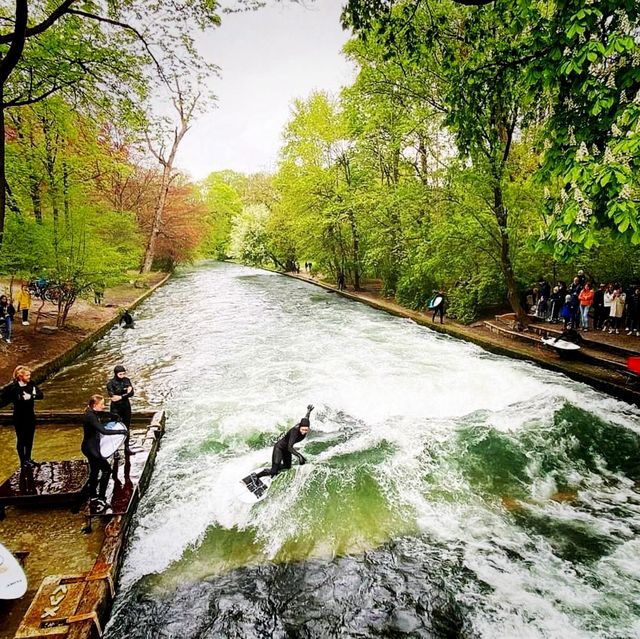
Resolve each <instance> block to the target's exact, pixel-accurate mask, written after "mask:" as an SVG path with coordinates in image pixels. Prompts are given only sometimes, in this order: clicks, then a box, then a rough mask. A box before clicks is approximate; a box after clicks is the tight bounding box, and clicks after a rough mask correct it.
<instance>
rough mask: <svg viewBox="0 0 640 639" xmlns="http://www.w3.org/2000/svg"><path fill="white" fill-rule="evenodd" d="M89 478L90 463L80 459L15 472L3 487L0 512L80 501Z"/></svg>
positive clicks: (46, 463)
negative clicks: (15, 507) (10, 508)
mask: <svg viewBox="0 0 640 639" xmlns="http://www.w3.org/2000/svg"><path fill="white" fill-rule="evenodd" d="M88 478H89V468H88V465H87V462H86V461H84V460H81V459H73V460H67V461H47V462H41V463H40V464H38V465H37V466H36V467H35V468H23V469H19V470H16V471H15V472H14V473H13V475H11V477H9V479H7V480H6V481H5V482H4V483H3V484H2V485H0V508H4V507H6V506H27V505H43V504H44V505H47V504H51V505H53V504H60V503H69V502H72V501H74V500H77V499H78V498H79V497H80V494H81V493H82V489H83V488H84V485H85V484H86V483H87V479H88Z"/></svg>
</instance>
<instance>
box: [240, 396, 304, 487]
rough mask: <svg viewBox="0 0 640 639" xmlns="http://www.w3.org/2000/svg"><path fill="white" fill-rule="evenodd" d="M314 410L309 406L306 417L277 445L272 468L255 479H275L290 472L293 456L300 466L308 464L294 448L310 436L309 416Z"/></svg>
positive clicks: (274, 448) (258, 474)
mask: <svg viewBox="0 0 640 639" xmlns="http://www.w3.org/2000/svg"><path fill="white" fill-rule="evenodd" d="M312 410H313V406H312V405H311V404H309V406H307V414H306V416H305V417H303V418H302V419H301V420H300V422H299V423H297V424H296V425H295V426H294V427H293V428H291V429H290V430H288V431H287V432H286V433H285V434H284V435H283V436H282V437H281V438H280V439H279V440H278V441H277V442H276V443H275V446H274V447H273V454H272V456H271V468H265V469H264V470H261V471H260V472H259V473H256V474H255V479H259V478H260V477H267V476H268V475H270V476H271V477H272V478H273V477H275V476H276V475H277V474H278V473H281V472H282V471H283V470H289V469H290V468H291V460H292V455H295V456H296V457H297V458H298V463H299V464H300V466H302V465H304V464H306V463H307V460H306V459H305V458H304V457H303V456H302V455H301V454H300V453H299V452H298V451H297V450H296V449H295V448H294V447H293V446H294V444H297V443H299V442H301V441H302V440H303V439H304V438H305V437H306V436H307V435H308V433H309V430H310V429H311V422H310V421H309V415H311V411H312ZM252 477H253V475H252Z"/></svg>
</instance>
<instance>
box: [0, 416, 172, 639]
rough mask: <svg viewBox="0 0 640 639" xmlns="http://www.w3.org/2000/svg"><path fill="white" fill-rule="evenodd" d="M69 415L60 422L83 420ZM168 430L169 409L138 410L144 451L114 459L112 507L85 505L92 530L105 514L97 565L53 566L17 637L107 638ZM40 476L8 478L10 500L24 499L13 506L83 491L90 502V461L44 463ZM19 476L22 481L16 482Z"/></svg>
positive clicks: (136, 427)
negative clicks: (129, 544)
mask: <svg viewBox="0 0 640 639" xmlns="http://www.w3.org/2000/svg"><path fill="white" fill-rule="evenodd" d="M67 417H68V416H67V415H65V416H64V417H63V416H58V419H56V420H55V422H57V423H61V422H62V423H72V424H75V423H78V421H77V415H75V416H73V417H75V418H72V419H70V420H67V419H66V418H67ZM58 420H59V421H58ZM52 421H54V420H52ZM40 423H41V422H40ZM163 432H164V413H163V412H157V413H152V412H146V413H134V416H133V420H132V429H131V447H132V448H133V449H134V450H137V451H139V452H138V453H137V454H135V455H131V456H125V455H124V454H123V453H121V454H120V458H119V460H118V461H117V462H115V463H113V462H112V466H113V470H114V476H115V480H114V479H112V480H111V481H110V482H109V488H108V491H107V500H108V501H110V502H111V507H110V508H109V509H108V510H107V511H105V512H102V513H99V514H94V513H90V512H89V510H88V506H86V507H85V511H84V512H85V516H86V519H87V522H88V526H87V529H86V531H87V532H90V530H91V519H92V518H96V517H99V518H100V520H101V522H102V524H103V525H101V526H100V527H99V534H100V535H104V540H103V541H102V543H101V546H100V549H99V552H98V553H97V555H96V556H95V561H93V565H92V567H91V569H90V570H88V571H87V572H79V573H76V574H69V573H68V572H67V573H65V572H62V570H60V567H58V571H56V565H51V574H49V575H47V576H45V577H44V579H42V581H41V582H40V586H39V587H38V590H37V592H36V594H35V596H34V597H33V598H32V600H31V603H30V604H29V607H28V610H27V611H26V613H22V612H21V614H20V617H18V619H20V618H21V619H22V620H21V622H20V623H19V626H18V624H17V621H16V625H14V626H13V628H14V629H16V630H14V631H15V632H16V634H15V637H16V638H19V639H35V638H45V637H46V638H47V639H52V638H53V637H55V638H63V637H64V638H65V639H90V638H92V637H96V636H101V634H102V628H103V627H104V624H105V623H106V621H107V619H108V613H109V610H110V607H111V603H112V601H113V597H114V596H115V582H116V580H117V575H118V570H119V568H120V563H121V561H122V555H123V549H124V545H125V543H126V538H127V531H128V528H129V525H130V523H131V520H132V518H133V515H134V513H135V510H136V508H137V505H138V502H139V500H140V497H141V495H142V494H143V493H144V490H145V489H146V486H147V485H148V483H149V480H150V478H151V473H152V469H153V464H154V461H155V456H156V454H157V451H158V446H159V442H160V438H161V436H162V434H163ZM47 473H50V475H51V481H49V482H47V481H45V478H46V477H47ZM34 475H36V476H41V479H40V480H39V481H40V484H39V485H35V482H34V483H32V484H31V485H30V486H29V487H26V486H25V485H24V480H23V485H22V486H21V485H20V473H14V475H13V476H12V477H11V478H10V479H9V480H8V481H7V482H5V484H4V485H6V486H7V489H8V490H9V493H8V494H7V495H6V499H13V500H16V499H18V500H22V501H13V502H12V505H19V506H21V507H24V506H25V505H26V506H27V507H28V506H29V504H30V503H33V502H29V501H28V499H29V498H39V499H40V500H41V502H40V505H41V506H42V507H44V508H46V507H47V506H48V505H50V504H51V505H54V504H55V503H60V502H56V501H55V500H56V499H65V498H66V497H69V496H73V497H74V498H76V499H77V492H76V491H77V490H79V491H80V493H81V494H82V498H83V500H84V502H85V503H86V497H87V496H86V495H85V493H83V492H82V489H83V487H84V484H85V483H86V480H87V478H88V468H87V464H86V462H85V461H84V460H74V461H67V462H52V463H47V464H42V465H41V466H40V468H36V469H34ZM16 478H17V479H16ZM16 480H17V481H18V484H16V483H15V481H16ZM4 485H3V487H4ZM24 500H27V501H24ZM51 500H54V501H51ZM9 514H10V516H9V518H8V519H7V521H9V522H11V521H12V517H13V516H14V515H13V513H9ZM15 517H16V520H18V519H19V517H20V511H17V512H16V513H15ZM17 523H19V522H17ZM34 543H35V546H34V551H35V550H37V547H38V545H39V544H38V542H37V540H34ZM27 550H29V549H27ZM28 561H29V560H28V559H27V562H28ZM85 565H86V564H85ZM63 570H64V569H63ZM36 583H37V582H36ZM23 609H24V608H23ZM23 614H24V616H22V615H23ZM11 636H13V635H11Z"/></svg>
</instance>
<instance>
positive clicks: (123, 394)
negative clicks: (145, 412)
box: [107, 364, 134, 455]
mask: <svg viewBox="0 0 640 639" xmlns="http://www.w3.org/2000/svg"><path fill="white" fill-rule="evenodd" d="M126 373H127V371H126V369H125V367H124V366H121V365H120V364H119V365H118V366H116V367H115V368H114V369H113V377H112V378H111V379H110V380H109V381H108V382H107V393H109V397H110V398H111V407H110V409H111V412H112V413H113V414H114V415H117V416H118V421H119V422H122V423H123V424H124V425H125V426H126V427H127V431H129V430H130V427H131V403H130V402H129V398H130V397H133V385H132V384H131V380H130V379H129V378H128V377H127V376H126ZM124 452H125V454H127V455H133V454H134V453H133V451H132V450H131V446H130V435H129V433H127V438H126V439H125V441H124Z"/></svg>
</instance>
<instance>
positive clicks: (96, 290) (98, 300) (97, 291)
mask: <svg viewBox="0 0 640 639" xmlns="http://www.w3.org/2000/svg"><path fill="white" fill-rule="evenodd" d="M105 288H106V284H105V283H104V282H96V283H95V284H94V285H93V302H94V304H97V305H98V306H100V305H101V304H102V300H103V299H104V289H105Z"/></svg>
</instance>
